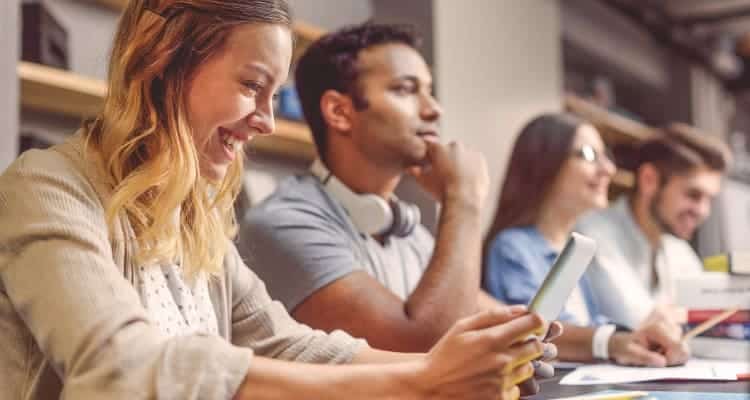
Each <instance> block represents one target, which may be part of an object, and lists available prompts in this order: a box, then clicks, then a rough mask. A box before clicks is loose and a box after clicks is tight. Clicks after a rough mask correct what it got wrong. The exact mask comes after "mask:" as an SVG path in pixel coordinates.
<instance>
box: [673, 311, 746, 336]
mask: <svg viewBox="0 0 750 400" xmlns="http://www.w3.org/2000/svg"><path fill="white" fill-rule="evenodd" d="M738 310H739V307H734V308H730V309H728V310H726V311H724V312H723V313H721V314H718V315H716V316H714V317H712V318H709V319H707V320H706V321H705V322H703V323H701V324H700V325H698V326H696V327H695V328H693V329H691V330H689V331H688V332H687V333H685V334H684V335H683V336H682V340H690V339H692V338H694V337H696V336H698V335H700V334H701V333H703V332H705V331H707V330H709V329H711V328H713V327H714V326H715V325H716V324H718V323H720V322H721V321H724V320H725V319H727V318H729V317H731V316H732V315H734V313H736V312H737V311H738Z"/></svg>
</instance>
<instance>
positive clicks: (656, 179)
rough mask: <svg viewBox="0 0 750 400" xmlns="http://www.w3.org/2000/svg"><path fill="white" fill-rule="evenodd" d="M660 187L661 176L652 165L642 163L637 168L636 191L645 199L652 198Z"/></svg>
mask: <svg viewBox="0 0 750 400" xmlns="http://www.w3.org/2000/svg"><path fill="white" fill-rule="evenodd" d="M660 187H661V174H660V173H659V170H658V169H656V166H654V164H652V163H644V164H643V165H641V167H640V168H638V190H639V191H640V192H641V193H643V194H644V195H645V196H646V197H651V196H653V195H654V194H655V193H656V192H658V191H659V188H660Z"/></svg>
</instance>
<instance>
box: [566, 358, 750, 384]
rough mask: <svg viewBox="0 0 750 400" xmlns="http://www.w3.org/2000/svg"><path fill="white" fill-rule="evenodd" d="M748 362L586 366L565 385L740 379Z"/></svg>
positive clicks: (577, 371)
mask: <svg viewBox="0 0 750 400" xmlns="http://www.w3.org/2000/svg"><path fill="white" fill-rule="evenodd" d="M748 368H750V365H748V363H742V362H727V361H714V360H697V359H696V360H690V361H688V363H687V364H685V365H684V366H681V367H668V368H645V367H623V366H619V365H612V364H598V365H586V366H583V367H579V368H577V369H576V370H575V371H573V372H571V373H569V374H568V375H565V377H563V379H562V380H561V381H560V384H561V385H605V384H615V383H631V382H645V381H658V380H696V381H736V380H737V374H738V373H746V372H747V371H748Z"/></svg>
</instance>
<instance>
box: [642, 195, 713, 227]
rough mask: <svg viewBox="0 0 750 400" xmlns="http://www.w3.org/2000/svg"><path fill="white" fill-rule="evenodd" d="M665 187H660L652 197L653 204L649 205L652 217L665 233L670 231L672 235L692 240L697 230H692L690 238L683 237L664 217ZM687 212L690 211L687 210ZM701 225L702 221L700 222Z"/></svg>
mask: <svg viewBox="0 0 750 400" xmlns="http://www.w3.org/2000/svg"><path fill="white" fill-rule="evenodd" d="M663 190H664V189H663V188H659V191H658V192H657V193H656V195H654V197H653V198H652V199H651V204H650V205H649V207H648V208H649V212H650V213H651V218H653V220H654V222H656V225H657V226H659V229H661V231H662V232H663V233H668V234H670V235H672V236H675V237H678V238H680V239H684V240H691V239H692V236H693V235H694V234H695V231H693V232H690V234H689V236H690V237H688V238H685V237H682V235H679V234H678V233H677V230H676V229H674V228H673V227H672V225H670V224H669V222H668V221H667V219H666V218H664V215H663V214H662V213H661V211H660V210H661V202H662V192H663ZM685 213H688V214H689V213H690V212H689V211H686V212H685ZM681 216H682V214H680V215H678V216H677V217H678V218H679V217H681ZM698 225H700V223H699V224H698Z"/></svg>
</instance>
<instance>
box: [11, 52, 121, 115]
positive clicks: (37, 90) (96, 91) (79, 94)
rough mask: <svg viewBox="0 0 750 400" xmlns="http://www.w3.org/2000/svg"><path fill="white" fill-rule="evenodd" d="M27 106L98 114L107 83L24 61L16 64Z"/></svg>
mask: <svg viewBox="0 0 750 400" xmlns="http://www.w3.org/2000/svg"><path fill="white" fill-rule="evenodd" d="M17 71H18V76H19V78H20V81H21V82H20V84H21V85H20V87H21V104H22V105H23V106H24V107H28V108H32V109H35V110H41V111H46V112H51V113H55V114H62V115H65V116H68V117H81V118H85V117H90V116H92V115H95V114H96V113H97V112H98V111H99V109H100V107H101V105H102V100H103V99H104V95H105V94H106V93H107V85H106V84H105V83H104V82H103V81H100V80H98V79H92V78H87V77H83V76H80V75H76V74H73V73H70V72H68V71H63V70H60V69H57V68H52V67H47V66H44V65H39V64H35V63H30V62H25V61H21V62H19V63H18V66H17Z"/></svg>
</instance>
